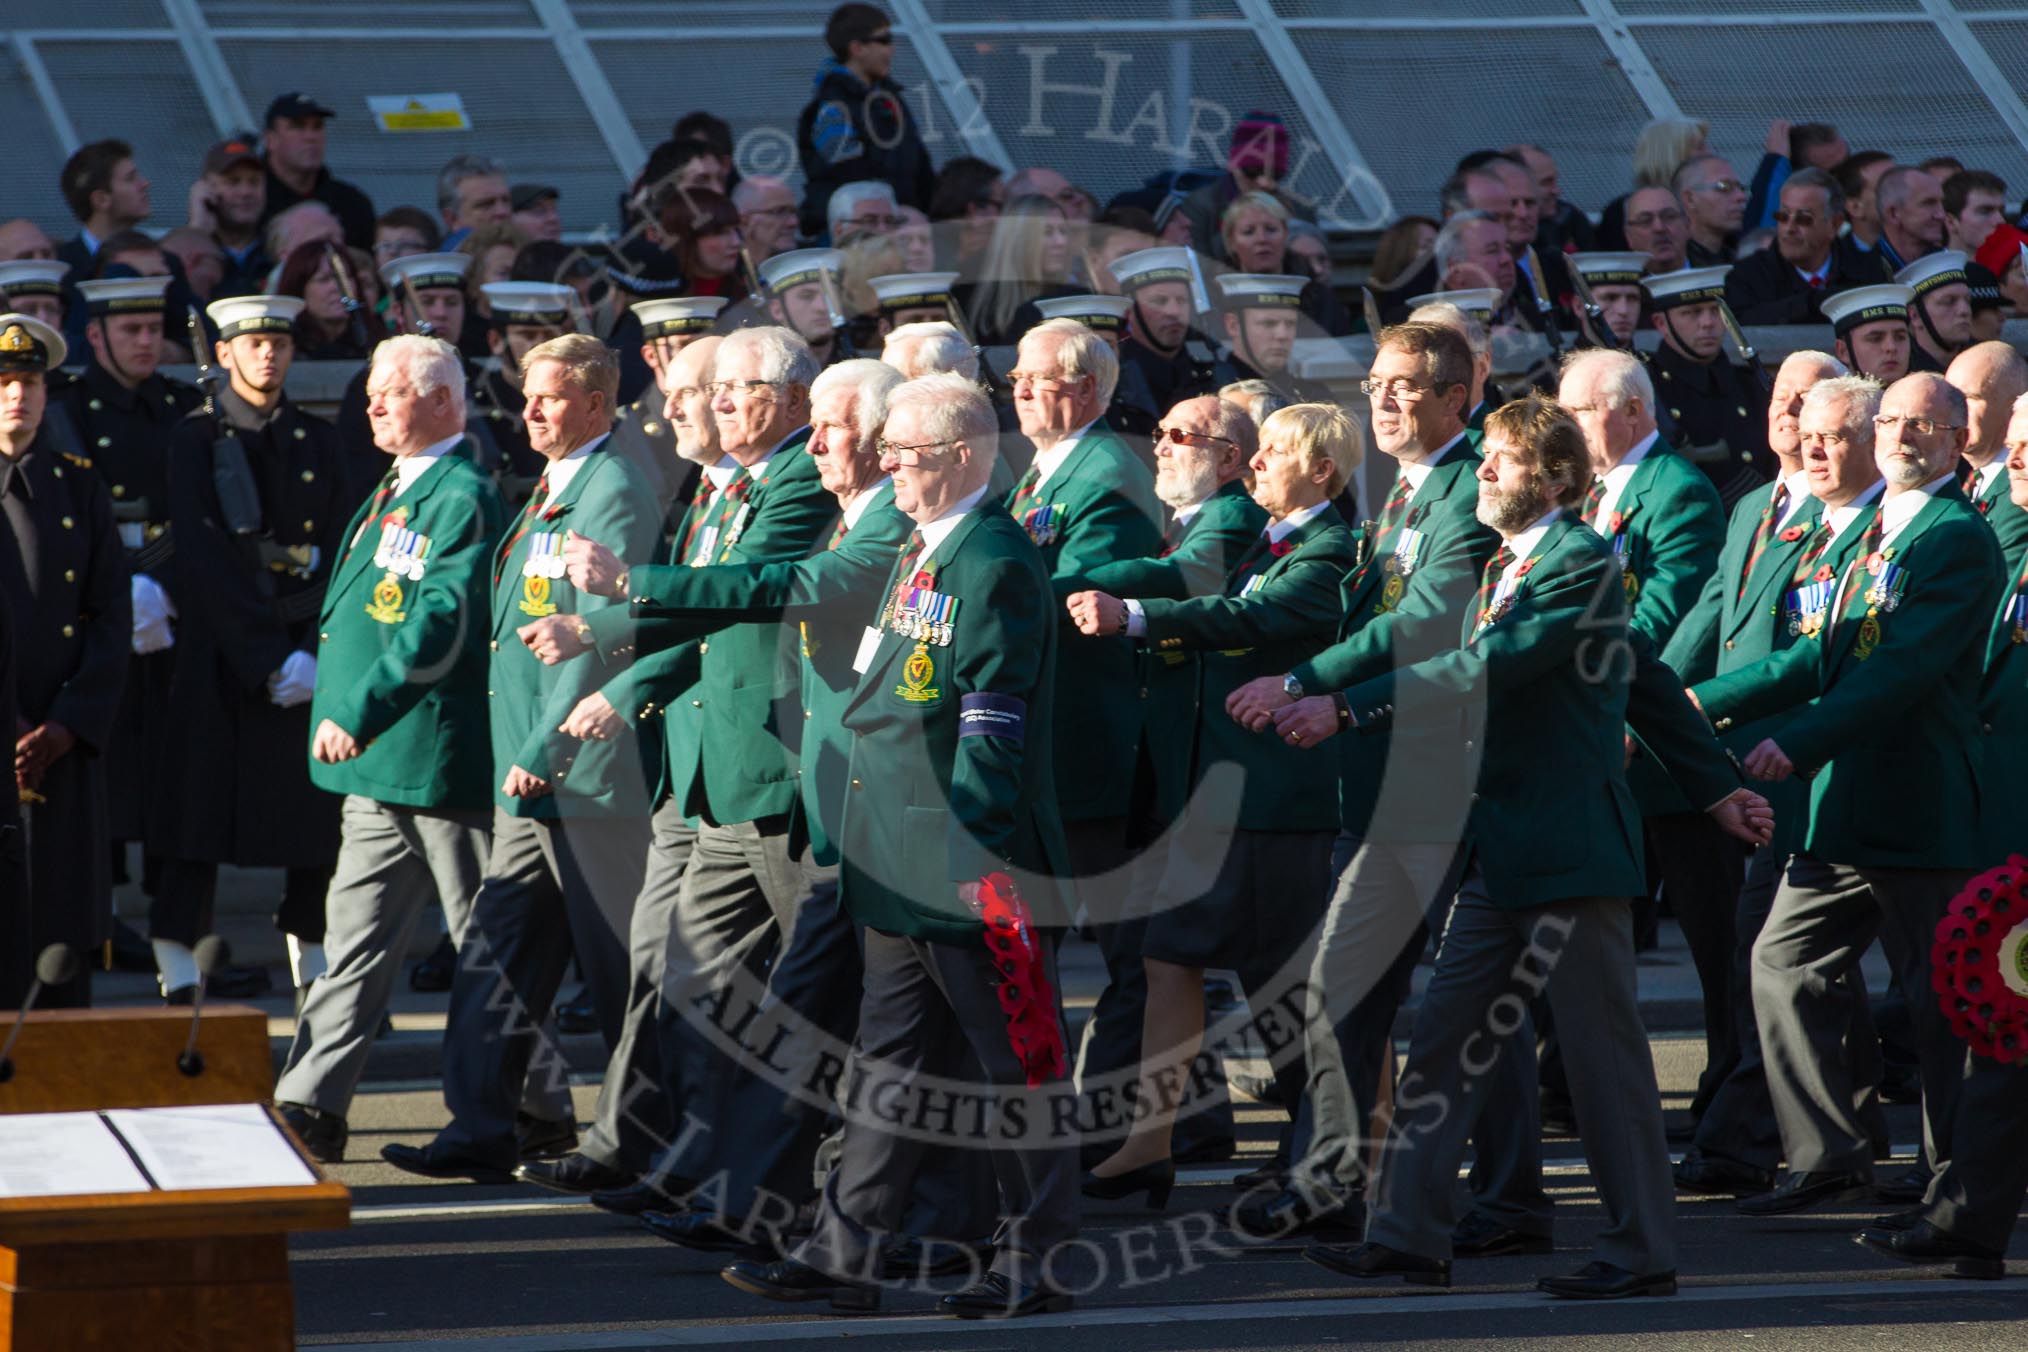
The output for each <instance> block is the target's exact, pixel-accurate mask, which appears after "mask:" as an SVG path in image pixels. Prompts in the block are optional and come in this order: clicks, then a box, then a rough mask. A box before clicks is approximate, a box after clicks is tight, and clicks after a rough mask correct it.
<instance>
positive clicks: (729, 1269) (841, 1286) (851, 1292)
mask: <svg viewBox="0 0 2028 1352" xmlns="http://www.w3.org/2000/svg"><path fill="white" fill-rule="evenodd" d="M718 1275H719V1276H720V1277H723V1278H724V1279H725V1280H726V1281H727V1282H729V1283H730V1284H731V1285H733V1286H736V1287H738V1288H739V1289H740V1290H742V1291H744V1292H746V1293H747V1294H748V1295H753V1296H766V1297H767V1298H768V1299H769V1300H794V1301H800V1300H828V1301H830V1302H831V1308H832V1309H834V1310H845V1311H847V1312H849V1313H853V1314H864V1313H866V1312H867V1311H870V1310H877V1309H879V1308H880V1288H879V1287H877V1286H861V1285H860V1284H859V1283H857V1282H841V1281H839V1280H838V1279H837V1278H836V1277H832V1276H828V1275H826V1274H824V1273H822V1272H819V1271H817V1269H815V1268H813V1267H811V1266H810V1265H809V1264H808V1263H798V1262H797V1261H796V1260H795V1259H793V1258H778V1259H776V1260H775V1261H774V1262H772V1263H764V1262H761V1261H760V1260H759V1259H751V1258H749V1259H741V1260H740V1261H739V1262H737V1263H728V1264H726V1266H725V1269H724V1270H723V1271H722V1272H720V1273H719V1274H718Z"/></svg>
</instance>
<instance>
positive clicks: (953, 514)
mask: <svg viewBox="0 0 2028 1352" xmlns="http://www.w3.org/2000/svg"><path fill="white" fill-rule="evenodd" d="M988 487H990V485H981V486H980V487H979V488H977V489H975V490H974V491H972V492H970V493H967V494H965V496H963V497H962V498H959V499H958V500H957V501H956V502H954V503H952V504H951V505H950V506H949V507H947V508H945V509H944V514H943V515H942V516H940V517H938V518H937V519H936V520H934V521H925V522H923V523H922V524H921V525H919V526H917V527H916V531H917V532H918V533H919V534H921V536H922V556H923V557H924V558H928V557H929V556H930V555H932V554H934V553H936V552H937V546H938V545H940V544H942V543H943V542H944V541H945V540H946V539H948V538H949V537H950V533H951V532H952V531H954V530H956V529H957V528H958V526H959V523H961V522H963V521H964V519H965V517H966V516H967V515H969V514H970V513H971V511H972V509H973V508H975V507H977V506H978V505H979V499H980V498H983V497H985V496H986V489H987V488H988Z"/></svg>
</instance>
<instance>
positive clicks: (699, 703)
mask: <svg viewBox="0 0 2028 1352" xmlns="http://www.w3.org/2000/svg"><path fill="white" fill-rule="evenodd" d="M690 707H691V708H693V709H702V708H703V707H704V701H703V700H701V699H694V700H691V701H690Z"/></svg>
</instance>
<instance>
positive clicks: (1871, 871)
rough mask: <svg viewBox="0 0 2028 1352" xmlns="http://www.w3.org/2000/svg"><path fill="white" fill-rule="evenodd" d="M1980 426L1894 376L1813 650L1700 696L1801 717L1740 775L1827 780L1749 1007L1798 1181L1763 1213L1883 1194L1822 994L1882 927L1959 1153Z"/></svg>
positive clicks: (1976, 661)
mask: <svg viewBox="0 0 2028 1352" xmlns="http://www.w3.org/2000/svg"><path fill="white" fill-rule="evenodd" d="M1966 421H1967V412H1966V408H1965V400H1964V396H1963V395H1962V394H1961V393H1959V392H1958V390H1957V389H1955V388H1954V387H1953V386H1951V385H1950V384H1949V383H1948V382H1946V381H1945V380H1944V379H1943V378H1942V377H1941V376H1938V375H1935V374H1932V373H1927V372H1925V373H1919V374H1916V375H1910V376H1904V377H1903V378H1902V379H1901V380H1899V381H1896V382H1895V384H1894V385H1893V386H1892V387H1891V388H1890V389H1889V390H1888V391H1887V393H1886V395H1885V396H1884V397H1883V399H1882V400H1881V405H1880V412H1879V414H1878V417H1877V419H1876V425H1877V426H1878V427H1879V429H1880V431H1879V439H1878V442H1877V444H1876V446H1875V459H1876V460H1877V462H1878V463H1879V466H1880V471H1881V475H1882V477H1883V478H1884V479H1885V480H1886V481H1887V487H1886V490H1885V492H1884V493H1883V495H1882V497H1881V505H1880V513H1879V516H1878V518H1877V519H1876V520H1875V521H1874V522H1872V523H1871V524H1870V525H1868V526H1867V527H1866V528H1865V533H1864V535H1863V536H1862V538H1861V540H1860V541H1859V543H1858V547H1857V550H1856V551H1855V555H1854V557H1853V560H1852V562H1850V563H1848V564H1847V565H1846V566H1845V568H1844V570H1843V571H1842V573H1840V574H1839V576H1838V577H1837V578H1836V579H1835V585H1834V588H1833V590H1832V595H1831V600H1830V601H1829V603H1828V605H1826V606H1825V607H1824V609H1823V612H1822V620H1821V623H1820V624H1819V625H1818V626H1816V634H1815V637H1814V639H1813V641H1811V642H1809V643H1798V644H1796V645H1795V646H1794V647H1791V648H1788V649H1786V650H1784V651H1780V652H1775V653H1771V654H1770V655H1769V656H1767V657H1765V658H1763V659H1762V660H1761V661H1759V662H1757V663H1755V664H1754V665H1753V666H1750V667H1746V668H1743V669H1741V670H1739V671H1735V672H1731V673H1728V674H1727V675H1723V676H1718V677H1715V678H1713V679H1712V680H1710V681H1706V682H1704V683H1702V684H1700V685H1698V686H1697V687H1696V688H1695V692H1694V693H1695V694H1696V696H1697V698H1698V700H1699V702H1700V703H1701V704H1702V705H1703V707H1704V710H1705V712H1706V713H1707V714H1709V715H1710V716H1711V718H1712V719H1713V722H1714V726H1719V725H1721V724H1722V723H1723V721H1724V720H1727V719H1730V720H1731V721H1732V722H1733V723H1735V724H1736V723H1741V722H1745V721H1747V720H1750V719H1756V718H1761V717H1765V716H1767V715H1769V714H1772V713H1776V712H1780V711H1783V710H1796V712H1795V713H1794V714H1793V716H1792V717H1790V718H1789V719H1788V721H1787V722H1786V723H1784V724H1783V725H1782V726H1781V727H1780V728H1779V729H1778V730H1777V731H1776V732H1774V733H1773V734H1772V735H1771V736H1768V737H1765V738H1763V739H1762V741H1761V742H1760V743H1759V744H1758V745H1756V746H1755V747H1754V749H1753V750H1752V751H1751V752H1750V753H1749V754H1748V755H1747V757H1746V761H1745V767H1746V770H1747V773H1749V774H1751V775H1753V776H1755V777H1756V778H1762V779H1769V780H1776V781H1779V780H1782V779H1785V778H1787V777H1789V776H1790V775H1792V774H1796V773H1799V772H1800V773H1802V774H1804V775H1813V776H1814V780H1813V782H1812V784H1811V789H1810V820H1809V829H1808V833H1807V835H1806V837H1805V839H1804V842H1803V848H1802V850H1801V851H1800V852H1799V853H1798V854H1797V855H1796V857H1795V859H1794V860H1793V861H1792V862H1791V863H1790V865H1789V869H1788V874H1787V876H1786V877H1785V878H1784V879H1783V881H1782V885H1781V888H1780V890H1779V891H1777V892H1776V894H1775V899H1774V905H1773V909H1772V912H1771V913H1770V914H1769V916H1768V920H1767V924H1766V926H1765V927H1764V928H1763V929H1762V931H1761V936H1760V939H1759V941H1758V942H1757V943H1756V944H1755V946H1754V952H1753V998H1754V1012H1755V1014H1756V1015H1757V1016H1758V1018H1759V1020H1760V1028H1761V1045H1762V1048H1763V1050H1764V1052H1765V1054H1766V1058H1767V1076H1768V1087H1769V1090H1770V1092H1771V1093H1772V1095H1773V1098H1774V1105H1775V1116H1776V1120H1777V1121H1778V1123H1779V1124H1780V1127H1781V1135H1782V1146H1783V1152H1784V1154H1785V1155H1786V1157H1787V1159H1788V1165H1789V1170H1788V1174H1787V1175H1786V1177H1785V1178H1784V1179H1783V1180H1782V1182H1781V1183H1780V1184H1779V1185H1778V1186H1777V1187H1776V1188H1775V1189H1774V1191H1772V1192H1770V1193H1766V1194H1763V1195H1762V1196H1759V1197H1754V1198H1749V1199H1747V1200H1746V1201H1743V1202H1741V1203H1740V1209H1741V1210H1743V1211H1746V1212H1747V1213H1749V1214H1752V1215H1779V1214H1782V1213H1785V1212H1790V1211H1798V1210H1802V1209H1804V1208H1807V1207H1810V1206H1814V1205H1816V1204H1817V1203H1819V1202H1823V1201H1827V1200H1831V1199H1834V1198H1845V1197H1852V1196H1857V1195H1861V1194H1862V1193H1864V1192H1865V1191H1866V1190H1867V1189H1868V1188H1869V1187H1870V1185H1871V1183H1872V1174H1873V1148H1872V1142H1871V1141H1870V1140H1869V1139H1868V1136H1867V1133H1866V1131H1865V1129H1864V1127H1863V1125H1862V1124H1861V1123H1860V1122H1859V1120H1858V1118H1857V1114H1856V1113H1855V1111H1854V1108H1853V1091H1852V1086H1851V1083H1850V1077H1851V1068H1850V1066H1849V1065H1848V1063H1847V1060H1846V1058H1845V1056H1844V1054H1843V1050H1842V1048H1843V1042H1844V1036H1845V1021H1844V1019H1843V1017H1842V1014H1843V1010H1842V1006H1841V1005H1840V1003H1839V1001H1838V1000H1837V999H1836V998H1832V997H1827V994H1826V990H1825V981H1826V978H1829V977H1836V976H1839V975H1842V974H1843V973H1844V972H1845V971H1846V970H1848V969H1849V968H1850V967H1851V966H1853V965H1855V964H1856V963H1857V962H1858V961H1859V957H1860V955H1861V954H1862V953H1863V952H1864V951H1865V949H1866V947H1867V946H1868V945H1869V944H1870V943H1871V942H1872V940H1873V938H1874V936H1875V934H1876V933H1877V934H1878V935H1879V937H1880V939H1881V941H1882V945H1883V946H1884V947H1885V949H1886V951H1887V954H1888V960H1889V961H1890V962H1892V963H1893V964H1894V966H1895V970H1896V972H1897V974H1898V975H1899V978H1900V981H1901V985H1902V989H1903V990H1904V991H1906V992H1908V993H1909V997H1910V998H1909V1006H1910V1013H1911V1015H1912V1016H1913V1019H1914V1024H1915V1036H1916V1050H1917V1054H1918V1056H1919V1058H1920V1060H1921V1065H1922V1081H1923V1112H1924V1121H1925V1129H1926V1131H1925V1144H1926V1147H1927V1148H1926V1151H1925V1162H1934V1161H1939V1160H1946V1159H1948V1158H1949V1157H1950V1147H1951V1125H1952V1116H1953V1113H1954V1111H1955V1104H1956V1088H1957V1083H1958V1079H1959V1075H1960V1071H1961V1069H1962V1065H1963V1061H1964V1047H1963V1045H1962V1044H1961V1043H1959V1042H1958V1041H1957V1040H1956V1039H1955V1038H1954V1037H1953V1036H1952V1034H1951V1032H1950V1027H1949V1025H1948V1024H1946V1023H1945V1022H1944V1020H1943V1017H1942V1014H1941V1012H1940V1011H1939V1010H1938V1008H1937V1004H1936V1002H1935V1000H1934V999H1931V998H1929V989H1930V985H1929V968H1930V962H1929V958H1930V948H1931V945H1932V942H1933V941H1934V938H1935V929H1936V922H1937V920H1938V918H1939V917H1940V916H1941V915H1942V913H1943V909H1944V906H1945V905H1946V904H1947V903H1948V902H1949V900H1950V898H1951V897H1952V896H1953V895H1955V894H1956V892H1957V891H1958V889H1959V888H1960V887H1961V886H1962V885H1963V883H1964V881H1965V880H1966V879H1967V878H1968V877H1970V876H1971V875H1972V874H1973V873H1974V872H1976V871H1978V870H1979V869H1981V868H1983V867H1985V866H1987V865H1988V864H1990V863H1991V862H1992V861H1991V860H1989V859H1988V858H1987V857H1986V856H1987V846H1986V843H1985V841H1984V840H1983V838H1982V835H1981V819H1980V818H1981V814H1980V803H1981V801H1982V794H1981V787H1980V783H1981V768H1980V765H1981V761H1982V759H1983V754H1982V753H1983V750H1984V748H1983V746H1982V741H1983V738H1982V735H1981V732H1980V726H1979V716H1978V699H1979V685H1980V673H1981V668H1982V665H1983V662H1984V658H1985V654H1986V636H1987V634H1988V632H1989V627H1988V626H1989V622H1990V620H1991V617H1992V614H1993V610H1994V608H1995V607H1996V606H1997V605H1998V604H1999V600H2000V593H2001V589H2002V587H2003V585H2004V576H2005V573H2004V565H2003V564H2002V562H2001V559H2000V548H1999V545H1998V544H1997V543H1996V542H1995V540H1994V538H1993V534H1992V532H1991V531H1990V530H1989V529H1987V528H1986V526H1985V523H1984V522H1983V521H1982V520H1981V519H1980V518H1979V515H1978V512H1977V511H1976V510H1975V509H1974V508H1972V506H1971V505H1970V504H1969V503H1967V502H1966V500H1965V498H1964V495H1963V494H1962V493H1960V492H1959V491H1958V488H1957V485H1956V476H1957V473H1958V469H1957V461H1958V458H1959V455H1960V453H1961V451H1962V449H1963V446H1964V443H1965V425H1966ZM1803 706H1806V707H1803ZM1883 792H1885V793H1889V794H1891V795H1892V801H1891V802H1885V803H1884V802H1883V801H1882V798H1881V795H1882V794H1883Z"/></svg>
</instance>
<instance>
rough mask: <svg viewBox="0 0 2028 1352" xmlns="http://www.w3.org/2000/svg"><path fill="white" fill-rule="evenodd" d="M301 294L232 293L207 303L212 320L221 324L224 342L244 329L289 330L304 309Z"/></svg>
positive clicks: (221, 336)
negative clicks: (260, 294) (254, 294)
mask: <svg viewBox="0 0 2028 1352" xmlns="http://www.w3.org/2000/svg"><path fill="white" fill-rule="evenodd" d="M303 304H304V301H303V298H302V297H301V296H230V297H228V298H226V299H225V300H215V301H213V302H211V304H209V305H207V306H205V307H204V313H206V314H207V315H210V316H211V322H212V323H214V324H216V325H218V338H219V341H220V342H227V343H229V342H231V341H232V340H233V339H235V338H237V337H239V336H240V335H241V334H243V333H288V332H291V331H292V330H294V328H295V327H296V316H297V315H299V314H301V313H303Z"/></svg>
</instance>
